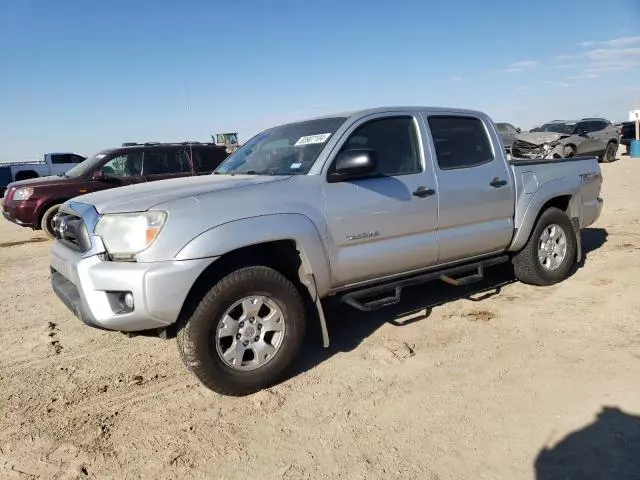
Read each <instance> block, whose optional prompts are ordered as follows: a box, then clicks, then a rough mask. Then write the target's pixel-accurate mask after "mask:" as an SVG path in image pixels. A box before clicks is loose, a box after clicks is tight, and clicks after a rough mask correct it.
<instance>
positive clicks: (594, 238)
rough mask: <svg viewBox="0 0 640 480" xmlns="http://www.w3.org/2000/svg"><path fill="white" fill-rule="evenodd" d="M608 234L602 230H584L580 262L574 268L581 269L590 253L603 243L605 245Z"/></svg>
mask: <svg viewBox="0 0 640 480" xmlns="http://www.w3.org/2000/svg"><path fill="white" fill-rule="evenodd" d="M608 236H609V232H607V230H606V229H604V228H585V229H583V230H582V235H581V237H580V238H581V240H582V260H581V261H580V262H579V263H578V265H577V266H576V267H577V268H576V269H578V268H582V267H583V266H584V264H585V262H586V260H587V257H588V256H589V254H590V253H591V252H594V251H596V250H598V249H599V248H600V247H602V246H603V245H604V244H605V243H607V237H608Z"/></svg>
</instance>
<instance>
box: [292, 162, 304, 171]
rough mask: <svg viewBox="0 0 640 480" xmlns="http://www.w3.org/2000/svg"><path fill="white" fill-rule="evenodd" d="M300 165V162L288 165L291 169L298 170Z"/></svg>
mask: <svg viewBox="0 0 640 480" xmlns="http://www.w3.org/2000/svg"><path fill="white" fill-rule="evenodd" d="M301 166H302V164H301V163H292V164H291V166H290V167H289V168H290V169H291V170H298V169H299V168H300V167H301Z"/></svg>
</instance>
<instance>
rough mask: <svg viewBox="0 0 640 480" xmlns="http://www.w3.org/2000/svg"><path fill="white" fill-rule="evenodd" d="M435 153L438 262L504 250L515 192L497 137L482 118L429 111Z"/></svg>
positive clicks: (510, 228)
mask: <svg viewBox="0 0 640 480" xmlns="http://www.w3.org/2000/svg"><path fill="white" fill-rule="evenodd" d="M426 122H427V124H428V126H429V131H430V133H431V136H432V139H433V144H434V147H435V152H436V161H435V162H434V163H435V166H434V167H435V171H436V176H437V180H438V192H439V198H438V200H439V211H438V218H439V221H438V238H439V241H440V256H439V263H447V262H452V261H456V260H462V259H467V258H470V257H473V256H477V255H483V254H487V253H493V252H498V251H501V250H504V249H505V248H506V247H507V246H508V245H509V243H510V241H511V238H512V236H513V215H514V211H515V205H514V204H515V194H514V188H513V183H512V180H511V175H510V172H509V170H508V168H509V167H508V165H507V163H506V162H505V159H504V153H503V152H502V151H501V149H500V148H499V147H498V139H497V137H494V138H495V141H493V142H492V141H491V139H490V137H489V134H488V129H487V125H486V124H485V123H484V121H483V120H482V119H480V118H477V117H473V116H457V115H426Z"/></svg>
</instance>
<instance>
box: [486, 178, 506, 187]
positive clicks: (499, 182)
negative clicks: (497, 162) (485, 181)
mask: <svg viewBox="0 0 640 480" xmlns="http://www.w3.org/2000/svg"><path fill="white" fill-rule="evenodd" d="M506 184H507V181H506V180H500V179H499V178H498V177H495V178H494V179H493V180H491V182H490V183H489V185H491V186H492V187H493V188H500V187H504V186H505V185H506Z"/></svg>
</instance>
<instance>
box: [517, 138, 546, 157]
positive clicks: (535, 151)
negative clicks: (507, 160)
mask: <svg viewBox="0 0 640 480" xmlns="http://www.w3.org/2000/svg"><path fill="white" fill-rule="evenodd" d="M511 155H512V156H514V157H521V158H533V157H542V156H543V151H542V147H540V146H539V145H534V144H532V143H529V142H524V141H522V140H516V141H515V142H513V146H512V147H511Z"/></svg>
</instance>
